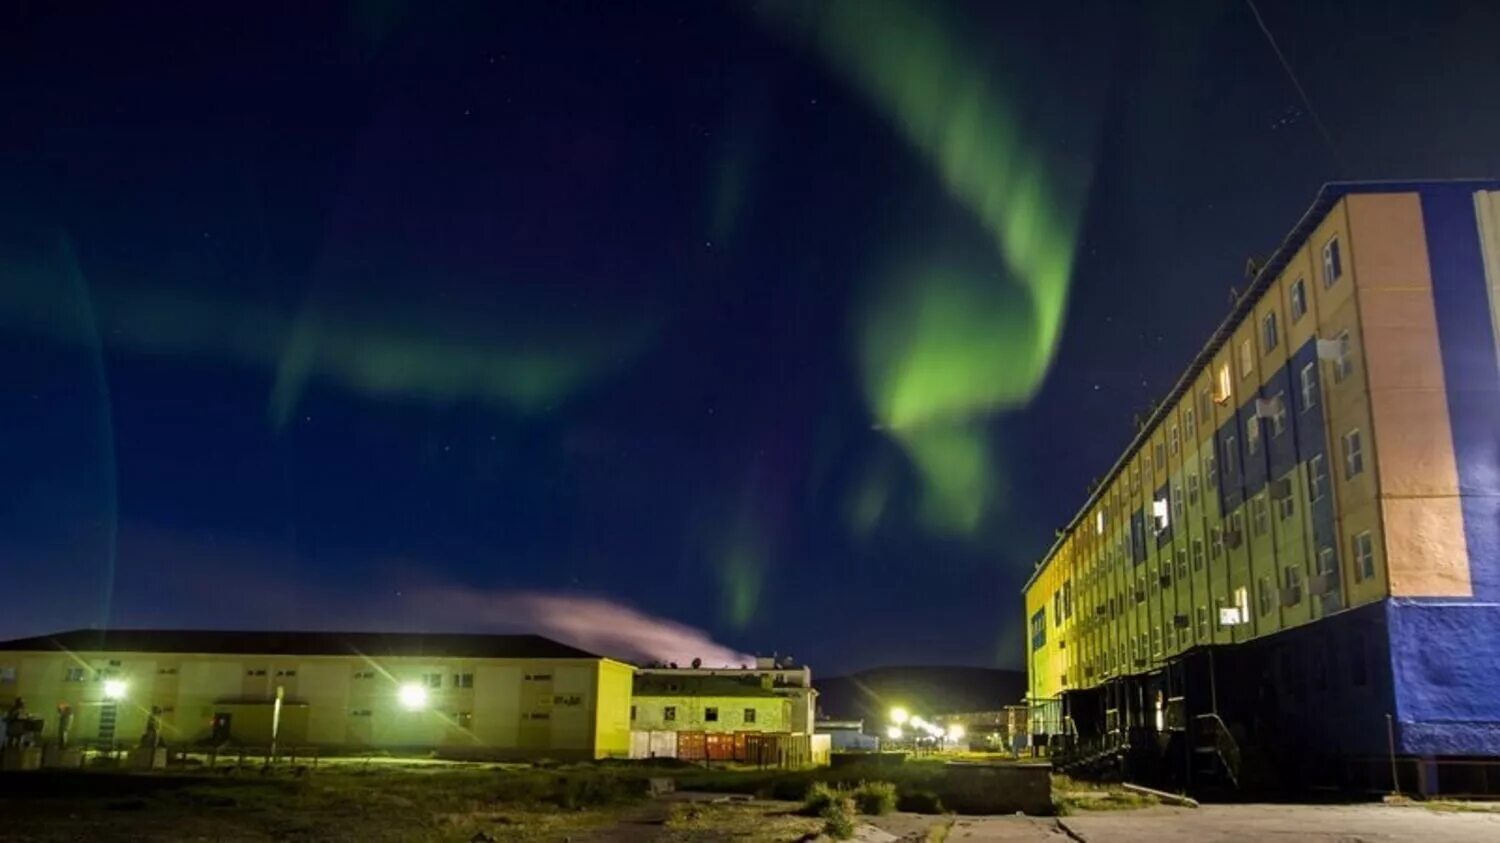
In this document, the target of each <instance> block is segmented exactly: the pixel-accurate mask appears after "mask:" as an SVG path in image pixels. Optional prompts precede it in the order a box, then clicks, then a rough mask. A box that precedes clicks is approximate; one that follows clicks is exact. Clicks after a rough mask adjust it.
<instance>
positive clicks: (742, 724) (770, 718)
mask: <svg viewBox="0 0 1500 843" xmlns="http://www.w3.org/2000/svg"><path fill="white" fill-rule="evenodd" d="M668 708H673V709H675V710H676V717H675V719H672V720H668V719H667V718H666V714H667V709H668ZM710 708H714V709H717V710H718V720H716V721H711V720H709V719H708V710H709V709H710ZM792 708H793V702H792V701H791V700H788V699H783V698H779V697H768V696H753V697H696V696H637V697H636V698H635V719H634V720H633V721H632V722H633V723H634V727H635V728H636V729H637V730H642V731H659V730H668V731H679V732H792V731H796V730H795V729H793V728H792V726H793V714H792ZM746 709H753V710H754V711H755V720H754V722H746V719H745V710H746Z"/></svg>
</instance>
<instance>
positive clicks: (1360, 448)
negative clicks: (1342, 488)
mask: <svg viewBox="0 0 1500 843" xmlns="http://www.w3.org/2000/svg"><path fill="white" fill-rule="evenodd" d="M1340 442H1341V443H1342V445H1343V455H1344V481H1345V482H1348V481H1350V480H1353V479H1354V478H1356V477H1358V476H1360V475H1361V474H1364V473H1365V442H1364V435H1363V434H1362V433H1361V432H1360V429H1359V428H1357V427H1355V428H1350V430H1349V432H1348V433H1345V434H1344V435H1343V436H1342V437H1340ZM1351 442H1352V443H1353V447H1350V443H1351Z"/></svg>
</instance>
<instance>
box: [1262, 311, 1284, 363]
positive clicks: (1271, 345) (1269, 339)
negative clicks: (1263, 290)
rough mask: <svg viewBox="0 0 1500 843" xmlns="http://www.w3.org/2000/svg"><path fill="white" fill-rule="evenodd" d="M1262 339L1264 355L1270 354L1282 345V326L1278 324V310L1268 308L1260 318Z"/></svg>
mask: <svg viewBox="0 0 1500 843" xmlns="http://www.w3.org/2000/svg"><path fill="white" fill-rule="evenodd" d="M1260 341H1261V345H1262V348H1261V350H1260V353H1261V354H1262V355H1266V354H1270V353H1271V352H1273V351H1275V350H1276V347H1277V346H1279V345H1281V328H1280V326H1279V325H1277V324H1276V311H1274V310H1268V311H1266V312H1265V315H1263V316H1261V318H1260Z"/></svg>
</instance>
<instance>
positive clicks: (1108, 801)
mask: <svg viewBox="0 0 1500 843" xmlns="http://www.w3.org/2000/svg"><path fill="white" fill-rule="evenodd" d="M1052 804H1053V806H1054V807H1055V808H1056V809H1057V813H1058V814H1059V815H1061V816H1065V817H1066V816H1070V815H1072V814H1076V813H1078V812H1079V811H1134V810H1136V809H1138V808H1149V807H1151V806H1152V805H1159V804H1161V801H1160V800H1158V799H1157V798H1156V797H1155V796H1150V795H1147V794H1144V793H1133V792H1131V791H1128V790H1112V791H1109V792H1107V793H1105V794H1104V795H1103V796H1070V795H1068V794H1058V795H1055V796H1053V797H1052Z"/></svg>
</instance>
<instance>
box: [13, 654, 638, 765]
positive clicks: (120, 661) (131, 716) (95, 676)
mask: <svg viewBox="0 0 1500 843" xmlns="http://www.w3.org/2000/svg"><path fill="white" fill-rule="evenodd" d="M633 673H634V668H633V667H631V666H630V665H628V664H625V663H622V662H617V661H614V660H611V659H608V658H604V657H601V656H597V655H594V654H593V653H589V652H585V651H583V650H579V649H576V648H574V647H570V646H568V645H565V644H561V643H558V642H556V641H552V640H550V639H547V638H542V637H540V636H536V635H464V634H394V633H333V632H227V631H194V630H171V631H166V630H75V631H72V632H64V633H59V634H56V635H46V636H40V637H36V638H25V639H18V640H13V641H6V642H0V707H3V708H4V709H9V708H10V707H11V706H12V705H13V704H14V702H15V700H16V699H17V698H20V699H23V700H24V702H25V706H26V710H27V712H28V713H29V714H30V716H31V717H33V718H39V719H41V720H42V721H43V723H42V729H41V733H40V739H41V740H42V741H43V742H48V741H55V740H56V739H57V737H58V726H59V722H60V721H61V720H62V719H63V717H62V715H61V712H62V711H63V710H64V709H66V710H69V711H71V726H70V728H69V736H70V741H71V742H72V743H74V744H105V745H108V744H118V745H135V744H138V743H139V742H140V741H141V740H142V738H143V736H144V735H146V733H147V732H148V731H149V729H150V727H151V726H153V725H154V726H155V727H156V730H157V733H158V734H159V736H160V740H161V741H162V742H164V743H166V744H167V745H168V746H194V745H202V746H218V745H225V744H228V745H238V746H254V747H263V746H268V745H270V743H271V742H272V729H273V726H272V724H273V721H275V722H276V730H277V735H276V738H277V743H278V744H279V745H280V746H282V747H320V748H325V749H335V750H345V749H347V750H360V749H392V750H422V751H427V750H442V751H445V752H451V753H454V754H467V755H476V756H490V757H517V758H555V759H593V758H610V757H624V756H626V755H627V754H628V753H629V749H630V697H631V680H632V676H633ZM278 697H279V698H280V704H279V706H278V704H277V700H278ZM278 708H279V712H278Z"/></svg>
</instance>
